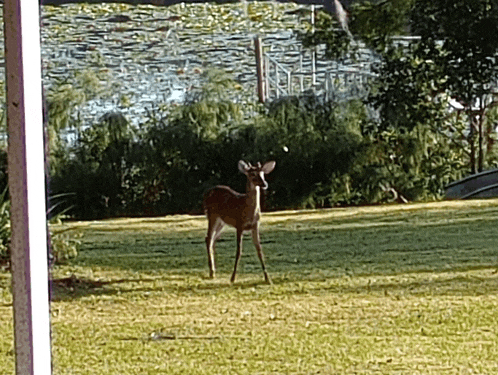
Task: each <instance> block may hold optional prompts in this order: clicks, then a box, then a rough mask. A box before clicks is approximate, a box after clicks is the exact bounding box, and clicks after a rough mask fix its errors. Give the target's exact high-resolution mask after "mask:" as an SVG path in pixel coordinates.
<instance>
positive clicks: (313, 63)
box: [311, 5, 316, 91]
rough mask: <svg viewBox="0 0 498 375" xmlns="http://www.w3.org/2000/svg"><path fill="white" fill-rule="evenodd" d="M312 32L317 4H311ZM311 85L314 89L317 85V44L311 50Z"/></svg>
mask: <svg viewBox="0 0 498 375" xmlns="http://www.w3.org/2000/svg"><path fill="white" fill-rule="evenodd" d="M311 32H312V33H313V34H314V33H315V5H311ZM311 85H312V90H313V91H314V90H315V86H316V46H313V48H312V50H311Z"/></svg>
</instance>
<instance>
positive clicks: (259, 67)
mask: <svg viewBox="0 0 498 375" xmlns="http://www.w3.org/2000/svg"><path fill="white" fill-rule="evenodd" d="M254 49H255V51H256V74H257V76H258V98H259V101H260V103H264V102H265V99H266V98H265V81H264V69H263V68H264V67H263V47H262V45H261V38H260V37H259V36H256V37H255V38H254Z"/></svg>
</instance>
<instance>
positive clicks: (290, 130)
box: [261, 95, 367, 208]
mask: <svg viewBox="0 0 498 375" xmlns="http://www.w3.org/2000/svg"><path fill="white" fill-rule="evenodd" d="M267 117H268V118H267V121H266V122H265V124H264V127H262V129H261V132H262V136H263V142H262V146H264V147H266V149H267V151H266V154H268V155H272V158H274V159H275V160H276V161H277V168H276V170H275V172H274V173H273V174H272V176H271V179H272V180H274V182H273V183H272V193H273V195H272V197H271V201H270V203H271V206H272V207H280V208H283V207H326V206H331V205H333V204H334V203H336V202H334V201H332V200H331V199H330V197H329V196H328V194H327V195H325V196H324V195H323V186H324V185H328V184H329V183H330V180H331V178H332V177H333V176H340V175H342V174H344V173H346V172H347V171H348V170H349V169H350V168H351V166H352V165H353V163H354V162H355V157H356V155H357V153H358V152H359V147H360V145H361V142H362V136H361V130H360V129H361V125H362V123H363V122H365V121H366V120H367V115H366V112H365V107H364V106H363V105H362V104H361V103H359V102H356V101H352V102H350V103H345V104H344V103H342V104H341V105H338V104H336V103H331V102H323V101H322V100H320V99H319V98H317V97H316V96H314V95H304V96H301V97H290V98H284V99H282V100H278V101H277V102H275V103H272V104H271V105H270V106H269V109H268V115H267Z"/></svg>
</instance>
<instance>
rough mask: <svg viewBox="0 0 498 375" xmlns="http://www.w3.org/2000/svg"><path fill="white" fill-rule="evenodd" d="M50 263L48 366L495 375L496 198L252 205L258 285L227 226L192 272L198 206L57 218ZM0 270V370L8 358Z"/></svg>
mask: <svg viewBox="0 0 498 375" xmlns="http://www.w3.org/2000/svg"><path fill="white" fill-rule="evenodd" d="M69 225H70V226H71V227H73V228H75V229H78V230H79V231H81V232H83V234H84V236H83V245H82V249H81V251H80V254H79V256H78V258H76V259H75V260H74V261H72V262H71V263H70V264H67V265H64V266H59V267H56V268H55V269H54V270H53V279H54V280H53V283H52V285H53V288H52V299H53V303H52V311H51V313H52V324H53V327H52V331H53V333H52V335H53V347H52V350H53V363H54V374H61V375H62V374H68V375H69V374H92V375H93V374H105V375H111V374H166V373H167V374H267V373H271V374H318V373H320V374H353V373H356V374H476V373H477V374H491V373H498V361H497V358H498V337H497V335H498V274H497V272H496V271H497V268H498V241H497V240H498V229H497V228H498V200H489V201H471V202H441V203H430V204H414V205H394V206H378V207H363V208H347V209H333V210H325V211H323V210H321V211H300V212H291V211H287V212H276V213H268V214H266V215H265V216H264V219H263V224H262V244H263V249H264V250H265V254H266V257H267V267H268V269H269V272H270V274H271V276H272V278H273V282H274V285H272V286H268V285H265V284H264V282H263V281H264V280H263V275H262V272H261V270H260V265H259V261H258V258H257V256H256V252H255V250H254V247H253V246H252V243H251V241H250V236H248V235H246V237H247V239H246V240H245V242H244V246H245V252H244V254H243V257H242V261H241V264H240V267H239V273H238V278H237V281H236V283H235V284H234V285H230V283H229V278H230V273H231V270H232V266H233V260H234V255H235V233H234V231H233V230H227V231H226V233H225V234H224V236H223V237H222V239H221V240H220V241H219V244H218V247H217V265H218V277H217V279H215V280H210V279H207V276H208V268H207V256H206V251H205V247H204V235H205V226H206V220H205V219H204V218H203V217H194V216H172V217H162V218H151V219H120V220H111V221H100V222H78V223H72V224H68V226H69ZM9 285H10V278H9V276H8V274H6V273H0V287H1V289H0V373H2V374H9V373H10V374H11V373H13V371H14V370H13V369H14V355H13V352H12V348H13V344H12V340H13V339H12V311H11V308H12V305H11V301H12V297H11V295H10V291H9Z"/></svg>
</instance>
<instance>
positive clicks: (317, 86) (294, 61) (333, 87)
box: [255, 38, 375, 102]
mask: <svg viewBox="0 0 498 375" xmlns="http://www.w3.org/2000/svg"><path fill="white" fill-rule="evenodd" d="M255 46H256V56H257V60H258V61H257V64H258V94H259V99H260V101H262V102H264V101H266V100H269V99H270V100H271V99H275V98H279V97H281V96H291V95H298V94H300V93H303V92H309V91H311V92H313V93H315V94H317V95H323V96H324V97H325V98H326V100H334V101H344V100H349V99H352V98H358V97H364V96H365V95H367V93H368V87H369V86H368V82H369V80H371V79H372V78H374V77H375V74H374V73H372V71H371V65H372V64H373V62H374V61H375V58H374V56H373V54H372V53H371V52H370V51H368V50H366V49H363V50H361V54H360V56H359V58H358V60H355V61H346V62H343V63H339V62H335V61H330V60H328V59H326V58H325V51H324V47H317V48H316V49H314V50H311V49H304V48H302V46H301V45H300V44H296V45H295V46H294V47H292V48H286V49H283V48H282V47H281V46H279V47H278V48H273V46H272V45H271V44H269V45H268V44H265V48H264V49H263V46H262V41H261V40H260V39H259V38H256V41H255Z"/></svg>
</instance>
